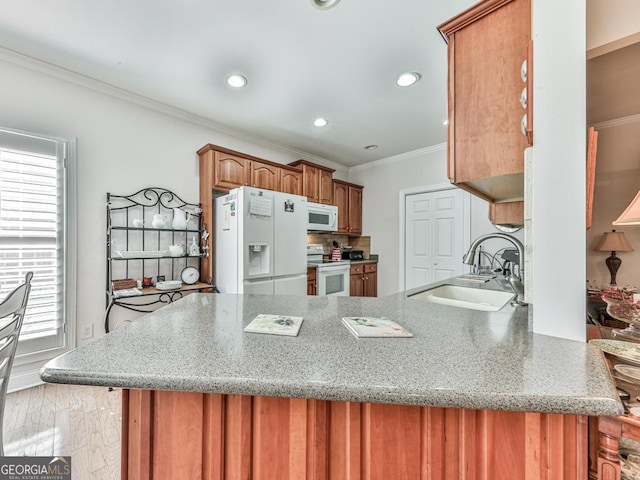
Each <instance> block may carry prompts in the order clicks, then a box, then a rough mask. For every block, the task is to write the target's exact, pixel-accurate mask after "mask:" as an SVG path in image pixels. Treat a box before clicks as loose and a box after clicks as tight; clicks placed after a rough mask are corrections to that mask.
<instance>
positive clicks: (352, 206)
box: [349, 185, 362, 235]
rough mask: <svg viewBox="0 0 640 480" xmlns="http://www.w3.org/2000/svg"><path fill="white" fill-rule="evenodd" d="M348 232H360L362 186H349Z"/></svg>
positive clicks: (354, 233)
mask: <svg viewBox="0 0 640 480" xmlns="http://www.w3.org/2000/svg"><path fill="white" fill-rule="evenodd" d="M349 233H350V234H352V235H361V234H362V187H356V186H353V185H352V186H349Z"/></svg>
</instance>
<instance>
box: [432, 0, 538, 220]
mask: <svg viewBox="0 0 640 480" xmlns="http://www.w3.org/2000/svg"><path fill="white" fill-rule="evenodd" d="M438 28H439V29H440V31H441V32H442V33H443V34H445V36H446V37H447V38H448V39H449V48H448V52H449V83H448V90H449V93H448V95H449V99H450V101H449V112H448V117H449V126H448V175H449V178H450V179H451V181H452V182H453V183H455V184H458V185H459V186H460V187H461V188H464V189H465V190H467V191H469V192H470V193H472V194H474V195H477V196H479V197H481V198H484V199H485V200H488V201H494V202H502V201H510V200H519V199H521V198H523V195H524V149H525V148H526V147H527V145H528V140H529V139H530V138H531V133H532V132H524V133H525V135H523V132H522V131H521V122H522V119H523V116H524V117H525V118H527V117H528V119H529V120H531V111H532V110H531V108H532V104H533V102H532V100H533V99H532V98H528V101H527V110H526V111H525V110H524V109H523V106H522V105H521V104H520V97H521V95H522V92H523V89H524V90H525V91H527V88H528V87H529V94H531V91H530V90H531V89H530V85H527V83H525V82H523V80H522V78H521V75H520V67H521V65H522V63H523V61H524V60H525V59H527V56H528V53H529V42H530V39H531V0H509V1H501V2H493V1H485V2H480V3H478V4H477V6H475V7H473V8H471V9H469V10H465V11H464V12H463V13H461V14H460V15H458V16H457V17H455V18H453V19H451V20H450V21H448V22H446V23H445V24H443V25H441V26H440V27H438ZM528 62H529V65H530V63H531V60H530V59H529V60H528ZM530 77H531V76H530V75H528V79H529V80H530ZM529 128H530V126H529ZM527 134H528V136H527ZM523 221H524V219H523V218H521V219H520V221H519V222H518V223H520V224H522V223H523Z"/></svg>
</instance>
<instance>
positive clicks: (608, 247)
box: [596, 230, 633, 252]
mask: <svg viewBox="0 0 640 480" xmlns="http://www.w3.org/2000/svg"><path fill="white" fill-rule="evenodd" d="M596 250H598V251H600V252H633V248H632V247H631V245H629V242H628V241H627V239H626V238H625V236H624V233H623V232H616V231H615V230H613V231H611V232H604V233H603V234H602V238H601V239H600V243H598V246H597V247H596Z"/></svg>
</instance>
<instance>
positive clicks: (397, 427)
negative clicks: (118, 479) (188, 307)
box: [122, 390, 588, 480]
mask: <svg viewBox="0 0 640 480" xmlns="http://www.w3.org/2000/svg"><path fill="white" fill-rule="evenodd" d="M122 421H123V432H122V479H123V480H127V479H129V480H134V479H135V480H142V479H152V478H153V479H154V480H162V479H172V480H177V479H189V480H198V479H204V480H213V479H229V480H231V479H233V480H235V479H252V480H273V479H278V480H288V479H291V480H293V479H313V480H322V479H332V480H340V479H351V480H355V479H363V480H389V479H394V480H404V479H406V480H416V479H422V480H459V479H462V478H464V479H477V480H516V479H517V480H542V479H553V480H565V479H566V480H569V479H570V480H576V479H585V478H587V468H588V467H587V417H584V416H577V415H557V414H541V413H525V412H502V411H491V410H467V409H454V408H436V407H415V406H403V405H387V404H375V403H355V402H338V401H324V400H305V399H296V398H274V397H259V396H254V397H252V396H242V395H221V394H203V393H192V392H170V391H148V390H123V419H122Z"/></svg>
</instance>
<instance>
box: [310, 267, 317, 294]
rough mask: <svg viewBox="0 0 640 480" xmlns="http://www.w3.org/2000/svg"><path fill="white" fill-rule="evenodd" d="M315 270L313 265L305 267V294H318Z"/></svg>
mask: <svg viewBox="0 0 640 480" xmlns="http://www.w3.org/2000/svg"><path fill="white" fill-rule="evenodd" d="M316 273H317V270H316V268H315V267H309V268H307V295H317V294H318V284H317V279H316Z"/></svg>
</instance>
